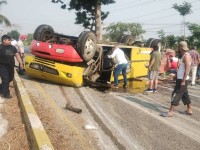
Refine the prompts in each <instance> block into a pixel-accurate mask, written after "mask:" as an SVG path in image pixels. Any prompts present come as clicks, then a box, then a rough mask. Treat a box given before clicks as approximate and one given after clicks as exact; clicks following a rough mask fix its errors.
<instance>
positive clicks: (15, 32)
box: [7, 30, 20, 41]
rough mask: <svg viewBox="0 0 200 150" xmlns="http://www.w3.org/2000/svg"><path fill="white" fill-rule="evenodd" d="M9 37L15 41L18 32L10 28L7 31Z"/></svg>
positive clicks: (18, 34)
mask: <svg viewBox="0 0 200 150" xmlns="http://www.w3.org/2000/svg"><path fill="white" fill-rule="evenodd" d="M7 34H8V35H9V36H10V37H11V38H13V39H15V40H16V41H18V39H19V36H20V33H19V32H18V31H17V30H12V31H10V32H8V33H7Z"/></svg>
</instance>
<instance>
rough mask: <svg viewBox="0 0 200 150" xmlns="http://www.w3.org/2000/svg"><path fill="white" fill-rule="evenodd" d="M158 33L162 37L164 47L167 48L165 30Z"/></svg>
mask: <svg viewBox="0 0 200 150" xmlns="http://www.w3.org/2000/svg"><path fill="white" fill-rule="evenodd" d="M157 34H158V37H159V38H160V39H161V42H162V45H163V49H165V48H166V36H165V32H164V30H160V31H158V32H157Z"/></svg>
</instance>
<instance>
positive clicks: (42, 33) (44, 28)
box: [33, 24, 54, 42]
mask: <svg viewBox="0 0 200 150" xmlns="http://www.w3.org/2000/svg"><path fill="white" fill-rule="evenodd" d="M53 33H54V30H53V28H52V27H51V26H49V25H46V24H42V25H40V26H38V27H37V28H36V29H35V32H34V34H33V39H34V40H37V41H42V42H45V41H47V40H49V39H50V38H51V37H52V34H53Z"/></svg>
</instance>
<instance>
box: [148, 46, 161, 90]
mask: <svg viewBox="0 0 200 150" xmlns="http://www.w3.org/2000/svg"><path fill="white" fill-rule="evenodd" d="M160 64H161V54H160V52H158V46H153V52H152V54H151V57H150V61H149V67H148V69H149V79H150V83H149V88H148V89H147V90H146V92H157V86H158V74H159V68H160Z"/></svg>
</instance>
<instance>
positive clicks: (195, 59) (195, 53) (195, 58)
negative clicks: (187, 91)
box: [190, 47, 200, 86]
mask: <svg viewBox="0 0 200 150" xmlns="http://www.w3.org/2000/svg"><path fill="white" fill-rule="evenodd" d="M190 56H191V59H192V64H191V73H192V78H191V86H195V80H196V75H197V68H198V65H199V62H200V55H199V52H198V51H197V50H196V47H193V48H192V50H191V51H190Z"/></svg>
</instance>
